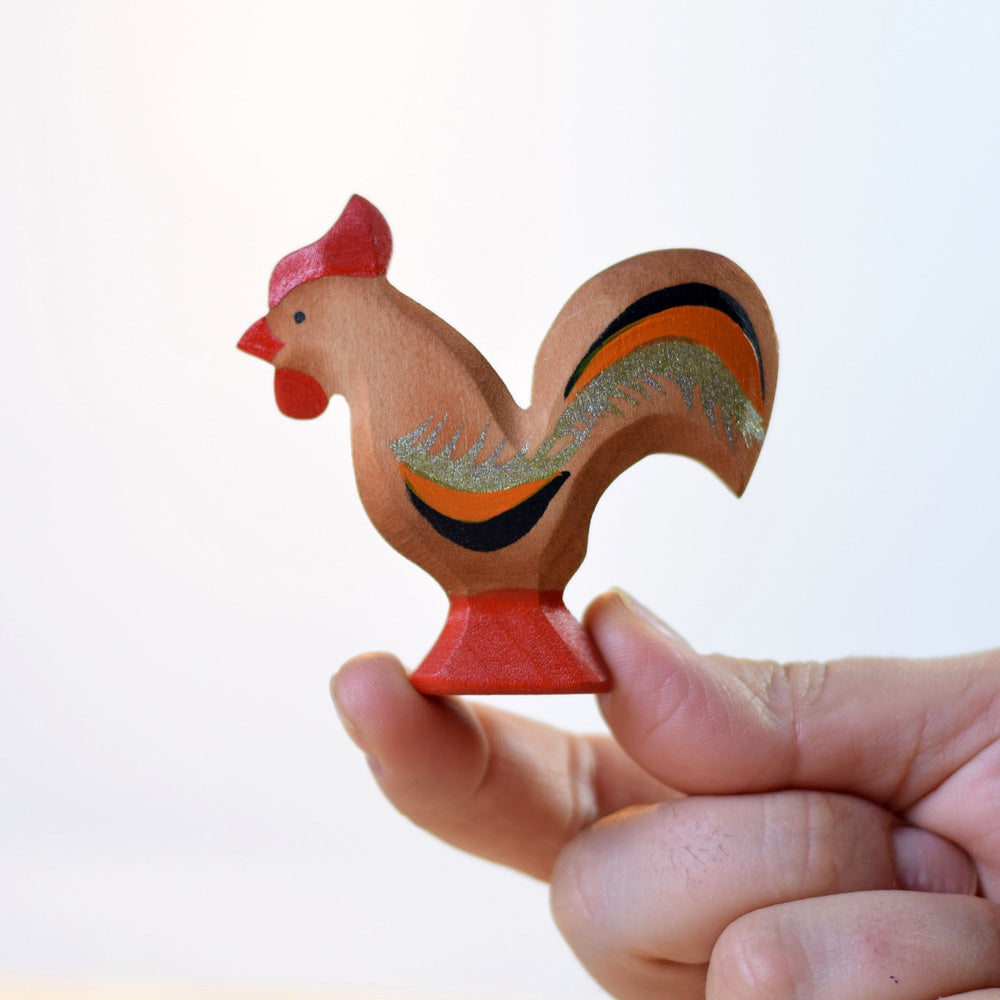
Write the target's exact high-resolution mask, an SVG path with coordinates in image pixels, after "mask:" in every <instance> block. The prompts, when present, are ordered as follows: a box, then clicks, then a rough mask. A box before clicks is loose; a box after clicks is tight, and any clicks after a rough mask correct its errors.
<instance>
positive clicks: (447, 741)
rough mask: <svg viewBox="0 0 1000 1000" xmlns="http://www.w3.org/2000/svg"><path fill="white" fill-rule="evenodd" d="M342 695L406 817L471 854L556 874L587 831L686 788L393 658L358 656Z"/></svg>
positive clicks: (597, 740) (349, 724)
mask: <svg viewBox="0 0 1000 1000" xmlns="http://www.w3.org/2000/svg"><path fill="white" fill-rule="evenodd" d="M331 690H332V693H333V697H334V701H335V703H336V705H337V709H338V711H339V712H340V715H341V717H342V719H343V720H344V723H345V727H346V728H347V731H348V733H349V735H350V736H351V738H352V739H353V740H354V741H355V743H357V744H358V746H359V747H360V748H361V749H362V750H363V751H364V752H365V753H366V754H367V755H368V757H369V761H370V763H371V766H372V771H373V773H374V774H375V778H376V780H377V781H378V783H379V785H380V786H381V788H382V791H383V792H384V793H385V795H386V796H387V797H388V798H389V800H390V801H391V802H392V803H393V805H394V806H395V807H396V808H397V809H399V811H400V812H402V813H403V814H404V815H406V816H408V817H409V818H410V819H411V820H413V822H415V823H417V824H418V825H419V826H422V827H424V828H425V829H427V830H429V831H430V832H431V833H433V834H434V835H435V836H437V837H440V838H441V839H442V840H446V841H448V842H449V843H451V844H454V845H455V846H456V847H459V848H461V849H462V850H465V851H469V852H471V853H473V854H478V855H480V856H481V857H484V858H487V859H489V860H491V861H497V862H499V863H501V864H505V865H508V866H510V867H512V868H517V869H520V870H521V871H523V872H526V873H527V874H529V875H534V876H535V877H537V878H548V877H549V875H550V873H551V871H552V867H553V865H554V864H555V860H556V857H557V856H558V855H559V852H560V851H561V850H562V848H563V847H564V846H565V845H566V843H567V842H568V841H569V840H571V839H572V838H573V837H574V836H575V835H576V834H577V833H579V832H580V830H582V829H584V828H585V827H587V826H590V825H591V824H592V823H594V822H595V821H596V820H598V819H600V818H601V817H602V816H606V815H609V814H610V813H613V812H617V811H618V810H620V809H623V808H625V807H626V806H630V805H637V804H645V803H652V802H659V801H663V800H665V799H668V798H672V797H677V795H678V793H677V792H673V791H672V790H671V789H669V788H668V787H666V786H665V785H663V784H661V783H660V782H659V781H657V780H655V779H654V778H652V777H651V776H650V775H649V774H647V773H646V772H645V771H644V770H643V769H642V768H641V767H639V766H638V765H637V764H635V763H634V762H633V761H632V760H630V759H629V758H628V757H627V756H626V755H625V753H624V752H623V751H622V750H621V749H620V748H619V747H618V746H617V745H616V744H615V743H614V742H613V741H612V740H611V739H610V738H609V737H606V736H577V735H574V734H571V733H566V732H563V731H561V730H558V729H555V728H553V727H551V726H547V725H544V724H543V723H540V722H535V721H533V720H530V719H525V718H521V717H520V716H517V715H513V714H511V713H509V712H502V711H499V710H498V709H494V708H490V707H488V706H485V705H478V704H475V705H474V704H466V703H463V702H462V701H460V700H459V699H455V698H435V697H428V696H426V695H422V694H420V693H419V692H418V691H417V690H416V689H415V688H414V687H413V685H412V684H410V682H409V680H408V679H407V677H406V673H405V672H404V670H403V667H402V665H401V664H400V663H399V661H398V660H397V659H395V657H392V656H389V655H388V654H382V653H372V654H368V655H367V656H362V657H358V658H357V659H354V660H351V661H350V662H348V663H347V664H345V666H344V667H343V668H342V669H341V670H340V672H339V673H338V674H337V675H336V676H335V677H334V678H333V681H332V683H331Z"/></svg>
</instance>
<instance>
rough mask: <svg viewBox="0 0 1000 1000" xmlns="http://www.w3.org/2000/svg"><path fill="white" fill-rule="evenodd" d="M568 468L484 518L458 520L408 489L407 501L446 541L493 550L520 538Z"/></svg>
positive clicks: (531, 524) (562, 481) (553, 493)
mask: <svg viewBox="0 0 1000 1000" xmlns="http://www.w3.org/2000/svg"><path fill="white" fill-rule="evenodd" d="M568 476H569V473H568V472H561V473H559V475H558V476H556V477H555V478H554V479H553V480H552V481H551V482H548V483H546V484H545V485H544V486H543V487H542V488H541V489H540V490H539V491H538V492H537V493H533V494H532V495H531V496H530V497H528V498H527V500H522V501H521V503H519V504H518V505H517V506H516V507H512V508H511V509H510V510H506V511H504V512H503V513H502V514H497V515H496V517H491V518H488V519H487V520H485V521H458V520H456V519H455V518H453V517H448V516H447V515H446V514H442V513H441V512H440V511H438V510H435V509H434V508H433V507H431V506H430V505H429V504H427V503H425V502H424V501H423V500H421V499H420V497H418V496H417V495H416V493H414V492H413V490H412V489H410V487H409V486H407V487H406V491H407V493H409V495H410V501H411V502H412V504H413V506H414V507H416V508H417V510H418V511H419V512H420V514H421V515H422V516H423V517H424V519H425V520H426V521H427V522H428V524H430V526H431V527H432V528H433V529H434V530H435V531H436V532H437V533H438V534H439V535H442V536H443V537H444V538H447V539H448V541H450V542H454V543H455V544H456V545H461V546H462V548H463V549H471V550H472V551H473V552H495V551H496V550H497V549H502V548H504V547H506V546H508V545H513V544H514V542H516V541H518V539H521V538H523V537H524V536H525V535H526V534H527V533H528V532H529V531H531V529H532V528H533V527H534V526H535V525H536V524H537V523H538V522H539V521H540V520H541V517H542V515H543V514H544V513H545V508H546V507H548V505H549V501H550V500H551V499H552V498H553V497H554V496H555V495H556V494H557V493H558V492H559V488H560V487H561V486H562V484H563V483H564V482H566V479H567V477H568Z"/></svg>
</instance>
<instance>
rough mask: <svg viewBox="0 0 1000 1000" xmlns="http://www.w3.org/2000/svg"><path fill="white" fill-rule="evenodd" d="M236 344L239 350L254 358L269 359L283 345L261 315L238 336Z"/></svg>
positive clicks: (265, 318)
mask: <svg viewBox="0 0 1000 1000" xmlns="http://www.w3.org/2000/svg"><path fill="white" fill-rule="evenodd" d="M236 346H237V347H238V348H239V349H240V350H241V351H246V352H247V354H252V355H253V356H254V357H255V358H263V359H264V360H265V361H271V360H272V359H273V358H274V356H275V355H276V354H277V353H278V351H280V350H281V349H282V348H283V347H284V346H285V345H284V343H283V342H282V341H280V340H278V338H277V337H276V336H275V335H274V334H273V333H271V328H270V327H269V326H268V325H267V317H266V316H262V317H261V318H260V319H259V320H257V322H256V323H254V325H253V326H252V327H250V329H249V330H247V332H246V333H244V334H243V336H242V337H240V341H239V343H238V344H237V345H236Z"/></svg>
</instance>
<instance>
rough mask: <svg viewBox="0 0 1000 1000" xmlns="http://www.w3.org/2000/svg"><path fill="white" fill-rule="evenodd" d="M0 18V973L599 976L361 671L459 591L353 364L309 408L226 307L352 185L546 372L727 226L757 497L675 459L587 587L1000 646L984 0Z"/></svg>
mask: <svg viewBox="0 0 1000 1000" xmlns="http://www.w3.org/2000/svg"><path fill="white" fill-rule="evenodd" d="M0 44H2V46H3V52H2V56H3V58H2V59H0V75H2V81H0V82H2V84H3V93H4V99H3V106H2V107H3V110H2V115H3V132H4V135H5V152H4V153H3V156H2V158H0V177H2V191H0V197H2V199H3V212H2V219H3V222H2V226H0V245H2V253H3V259H2V262H0V263H2V267H0V274H2V281H3V345H4V348H3V358H2V364H0V418H2V433H0V463H2V465H0V474H2V477H3V482H2V488H0V518H2V520H0V588H2V590H0V601H2V605H0V606H2V609H3V610H2V614H0V656H2V673H0V973H7V974H17V975H20V976H26V977H38V976H45V975H54V976H70V977H105V978H106V977H132V978H139V979H143V980H147V981H159V982H164V981H166V982H170V981H174V980H178V981H180V980H185V981H202V982H209V983H212V982H217V983H231V984H236V985H239V984H258V985H262V984H271V985H280V986H286V987H294V986H296V985H303V986H310V987H314V988H331V989H332V988H339V989H347V990H356V989H360V988H362V987H364V988H374V989H379V990H393V989H395V990H400V989H406V990H414V991H454V992H456V993H459V992H460V993H463V994H465V995H470V996H493V997H532V998H534V997H550V998H570V997H573V998H587V997H598V996H600V995H602V994H601V993H600V991H599V990H598V989H597V987H596V986H594V985H592V984H591V983H590V981H589V980H588V979H587V977H586V976H585V974H584V973H583V972H581V971H579V970H578V969H577V968H576V966H575V964H574V961H573V959H572V956H571V955H570V953H569V951H568V949H567V948H566V947H565V946H564V945H563V944H562V942H561V940H560V939H559V937H558V935H557V933H556V931H555V930H554V929H553V928H552V926H551V924H550V920H549V917H548V912H547V900H546V892H545V888H544V886H541V885H538V884H535V883H533V882H531V881H530V880H528V879H526V878H524V877H522V876H519V875H515V874H513V873H510V872H507V871H504V870H501V869H499V868H495V867H492V866H490V865H487V864H486V863H483V862H479V861H477V860H474V859H470V858H466V857H463V856H461V855H459V854H458V853H457V852H455V851H453V850H451V849H449V848H447V847H444V846H443V845H439V844H438V843H436V842H435V841H433V840H432V839H431V838H430V837H428V836H427V835H426V834H424V833H423V832H421V831H419V830H417V829H416V828H414V827H412V826H410V825H409V824H408V823H407V822H406V821H405V820H403V819H402V818H401V817H399V816H398V815H397V814H396V813H394V812H393V811H392V809H391V808H390V807H389V806H388V805H387V804H385V803H384V802H383V801H382V800H381V799H380V797H379V795H378V794H377V792H376V790H375V789H374V786H373V783H372V782H371V780H370V778H369V776H368V774H367V771H366V768H365V764H364V761H363V759H362V756H361V755H360V754H359V753H358V752H357V751H356V750H355V749H354V747H353V746H351V745H350V744H349V743H348V741H347V739H346V738H345V737H344V735H343V734H342V733H341V731H340V729H339V727H338V724H337V720H336V717H335V715H334V712H333V710H332V707H331V705H330V703H329V699H328V695H327V690H326V685H327V680H328V677H329V675H330V674H331V672H332V671H333V670H334V669H335V668H336V667H337V665H338V664H339V663H340V662H341V661H342V660H343V659H345V658H346V657H348V656H350V655H352V654H354V653H355V652H358V651H360V650H363V649H367V648H372V647H380V648H388V649H392V650H394V651H396V652H398V653H399V654H400V655H401V656H402V657H403V658H404V659H405V660H407V661H408V662H410V663H413V662H415V661H416V660H418V659H419V658H420V657H421V656H422V654H423V653H424V652H425V651H426V649H427V648H428V647H429V646H430V644H431V642H432V641H433V639H434V638H435V636H436V634H437V632H438V629H439V628H440V626H441V624H442V622H443V618H444V608H445V602H444V598H443V595H442V594H441V593H440V592H439V590H438V588H437V586H436V585H435V584H434V582H433V581H432V580H431V579H430V578H429V577H426V576H424V575H423V574H422V573H421V572H420V571H419V570H417V569H416V568H415V567H413V566H411V565H410V564H408V563H406V562H405V561H404V560H403V559H402V558H401V557H399V556H398V555H396V553H394V552H393V551H392V550H391V549H389V547H388V546H387V545H385V543H384V542H383V541H382V540H381V539H380V538H379V537H378V536H377V535H376V534H375V532H374V530H373V529H372V528H371V526H370V525H369V524H368V522H367V520H366V519H365V517H364V515H363V512H362V511H361V508H360V506H359V503H358V501H357V497H356V494H355V490H354V485H353V479H352V473H351V466H350V457H349V452H348V412H347V409H346V406H344V404H343V401H342V400H338V401H336V402H335V404H334V405H333V406H331V408H330V410H329V411H328V412H327V414H326V415H324V416H323V417H322V418H321V419H319V420H316V421H313V422H311V423H300V422H293V421H289V420H286V419H285V418H283V417H281V416H280V415H279V413H278V412H277V410H276V408H275V406H274V402H273V397H272V394H271V388H270V384H271V377H272V376H271V369H270V368H269V367H268V366H266V365H264V364H263V363H261V362H260V361H258V360H256V359H253V358H249V357H247V356H246V355H243V354H239V353H237V352H236V350H235V349H234V345H235V342H236V340H237V339H238V337H239V336H240V334H241V333H242V332H243V331H244V329H245V328H246V327H247V326H248V325H249V324H250V323H251V322H252V321H253V320H255V319H256V318H257V317H258V316H259V315H261V313H262V312H263V311H264V309H265V306H266V290H267V280H268V276H269V274H270V269H271V267H272V266H273V264H274V263H275V262H276V261H277V259H278V258H279V257H280V256H282V255H283V254H285V253H286V252H288V251H290V250H292V249H295V248H296V247H299V246H301V245H303V244H304V243H308V242H311V241H312V240H314V239H315V238H316V237H318V236H319V235H321V234H322V233H323V232H324V231H325V230H326V229H327V227H328V226H329V225H330V223H332V222H333V220H334V219H335V217H336V216H337V214H338V213H339V211H340V209H341V207H342V205H343V203H344V202H345V201H346V200H347V198H348V197H349V196H350V195H351V194H352V193H353V192H355V191H358V192H360V193H362V194H364V195H366V196H367V197H368V198H370V199H371V200H372V201H373V202H375V204H376V205H378V206H379V207H380V208H381V209H382V211H383V212H384V214H385V215H386V217H387V219H388V220H389V223H390V225H391V227H392V229H393V233H394V237H395V247H396V249H395V256H394V259H393V263H392V266H391V268H390V272H389V277H390V280H392V281H393V283H394V284H396V285H397V287H399V288H401V289H402V290H403V291H405V292H407V293H408V294H410V295H412V296H413V297H415V298H416V299H418V300H419V301H421V302H423V303H424V304H425V305H427V306H429V307H430V308H432V309H434V310H435V311H437V312H439V313H440V314H441V315H442V316H443V317H444V318H446V319H447V320H449V321H450V322H451V323H453V324H454V325H455V326H457V327H458V328H459V329H460V330H462V331H463V332H464V333H465V334H466V335H467V336H469V337H470V339H472V340H474V341H475V343H476V344H477V345H478V346H479V347H480V348H481V350H482V351H483V352H484V353H485V354H486V356H487V357H488V358H489V359H490V360H491V361H493V363H494V364H495V366H496V367H497V368H498V370H499V371H500V373H501V375H502V376H503V377H504V378H505V379H506V380H507V381H508V384H509V385H510V386H511V388H512V390H513V391H514V393H515V396H517V397H518V398H519V399H520V400H521V401H522V402H526V401H527V392H528V386H529V378H530V372H531V366H532V363H533V359H534V354H535V351H536V349H537V347H538V345H539V343H540V341H541V337H542V335H543V333H544V331H545V330H546V328H547V327H548V324H549V323H550V322H551V320H552V319H553V318H554V316H555V314H556V312H557V311H558V309H559V307H560V306H561V305H562V303H563V302H564V301H565V299H566V298H567V297H568V295H569V294H570V293H571V292H572V291H573V289H574V288H575V287H576V286H577V285H579V284H580V283H582V282H583V281H584V280H585V279H586V278H588V277H589V276H590V275H591V274H593V273H595V272H596V271H598V270H601V269H602V268H604V267H605V266H607V265H608V264H610V263H612V262H614V261H615V260H618V259H621V258H623V257H626V256H629V255H631V254H634V253H638V252H641V251H645V250H651V249H656V248H660V247H668V246H701V247H706V248H709V249H713V250H716V251H719V252H722V253H725V254H727V255H728V256H730V257H732V258H733V259H735V260H736V261H737V262H739V263H740V264H741V265H742V266H743V267H744V268H745V269H746V270H747V271H749V272H750V274H751V275H752V276H753V277H754V278H755V280H756V281H757V283H758V284H759V285H760V287H761V288H762V290H763V291H764V294H765V295H766V297H767V299H768V301H769V302H770V305H771V308H772V312H773V314H774V317H775V321H776V324H777V328H778V333H779V338H780V341H781V347H782V356H781V365H782V367H781V372H780V378H779V387H778V394H777V403H776V406H775V409H774V413H773V417H772V423H771V432H770V436H769V437H768V440H767V443H766V445H765V447H764V450H763V453H762V455H761V459H760V462H759V465H758V468H757V471H756V473H755V476H754V478H753V480H752V482H751V484H750V488H749V490H748V491H747V493H746V495H745V497H744V498H743V499H742V500H740V501H737V500H735V499H734V498H733V497H732V496H731V495H730V494H729V493H728V492H727V491H726V490H725V489H724V487H723V486H722V485H721V484H720V483H719V482H718V481H717V480H716V479H715V478H714V477H713V476H712V475H711V474H710V473H708V472H707V471H706V470H704V469H703V468H702V467H700V466H696V465H694V464H693V463H689V462H687V461H685V460H682V459H676V458H668V457H662V456H661V457H656V458H652V459H648V460H646V461H645V462H644V463H642V464H640V465H639V466H637V467H636V468H635V469H633V470H632V471H631V472H630V473H628V474H627V475H625V476H624V477H623V478H622V479H621V480H619V481H618V482H617V483H616V484H615V485H614V486H613V487H612V489H611V490H610V491H609V492H608V493H607V494H606V496H605V498H604V500H603V501H602V503H601V505H600V507H599V509H598V512H597V515H596V517H595V520H594V525H593V530H592V533H591V550H590V556H589V557H588V560H587V562H586V563H585V565H584V568H583V569H582V570H581V572H580V573H579V574H578V575H577V577H576V578H575V579H574V580H573V582H572V583H571V585H570V588H569V590H568V591H567V598H568V603H569V604H570V607H571V608H572V609H573V610H574V611H577V612H579V611H581V610H582V608H583V606H584V605H585V603H586V601H587V600H588V599H589V598H590V597H592V596H593V595H594V594H596V593H597V592H599V591H600V590H602V589H604V588H605V587H606V586H608V585H610V584H613V583H616V584H620V585H622V586H625V587H626V588H628V589H631V590H632V591H633V592H635V593H636V594H637V595H638V596H639V597H640V598H641V599H642V600H644V601H645V602H646V603H648V604H650V605H652V606H654V607H655V608H656V609H657V610H659V611H660V612H661V613H662V614H663V616H664V617H665V618H667V620H669V621H670V622H671V623H672V624H673V625H674V626H675V627H676V628H677V629H679V630H680V631H681V632H683V633H685V634H686V635H687V636H688V637H689V638H690V639H691V640H692V641H693V642H694V643H695V644H696V645H699V646H700V647H703V648H714V649H722V650H725V651H728V652H732V653H741V654H747V655H755V656H771V657H780V658H790V657H801V656H810V657H829V656H836V655H840V654H845V653H850V652H875V653H899V654H908V655H929V654H942V653H947V652H958V651H961V650H967V649H975V648H982V647H986V646H990V645H993V644H995V643H996V642H997V641H998V628H997V611H996V609H997V605H998V600H1000V582H998V574H997V572H996V570H995V564H996V560H997V556H998V555H1000V529H998V517H997V510H998V504H997V497H998V493H1000V462H998V461H997V456H996V441H997V434H996V430H995V427H996V422H997V410H998V399H997V392H996V389H997V379H998V372H1000V322H998V319H997V315H998V314H997V305H996V302H997V280H996V269H997V264H998V253H997V229H998V224H1000V198H998V195H997V178H998V177H1000V156H998V133H1000V130H998V127H997V126H998V122H997V96H998V94H1000V58H998V57H1000V5H997V4H996V3H994V2H992V0H984V2H981V3H972V2H966V3H962V2H957V3H949V4H943V3H933V4H930V3H916V2H914V3H902V2H900V3H893V2H887V0H881V2H872V0H866V2H864V3H840V4H836V5H833V4H821V3H815V4H809V3H792V2H787V3H780V2H764V3H761V2H758V3H752V4H751V3H745V4H740V3H735V2H731V3H727V2H714V3H712V2H709V3H698V4H695V3H687V2H661V3H644V2H638V0H635V2H624V3H618V4H615V5H612V4H598V3H585V2H584V3H575V4H570V3H555V2H540V3H521V2H506V3H503V4H487V3H443V2H438V3H426V2H425V3H406V2H402V0H400V2H396V3H391V2H373V3H361V2H352V3H346V2H333V3H305V2H282V3H278V2H273V3H265V2H256V3H251V2H231V3H226V2H219V0H208V2H200V3H193V2H172V3H169V4H153V3H134V2H125V0H120V2H119V0H104V2H93V3H83V2H80V3H57V2H52V0H50V2H41V3H38V4H34V5H29V4H19V5H18V6H17V8H16V13H14V14H13V20H11V19H10V16H9V17H8V21H7V23H6V24H5V28H4V32H3V40H2V43H0ZM510 702H511V703H512V704H514V705H515V706H516V708H517V709H518V710H521V711H525V712H528V713H531V714H532V715H537V716H539V717H542V718H545V719H548V720H552V721H555V722H557V723H559V724H564V725H567V726H572V727H577V728H592V727H596V726H599V725H600V720H599V718H598V715H597V713H596V711H595V709H594V707H593V705H592V702H591V700H590V699H588V698H584V697H574V698H562V699H520V700H516V699H510ZM887 711H891V706H887Z"/></svg>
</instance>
